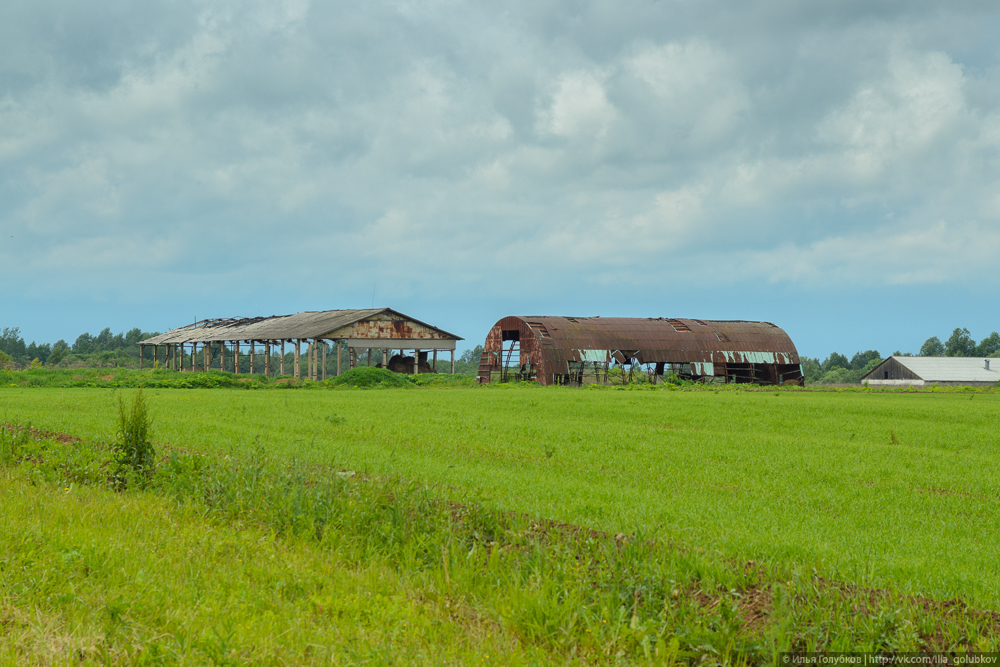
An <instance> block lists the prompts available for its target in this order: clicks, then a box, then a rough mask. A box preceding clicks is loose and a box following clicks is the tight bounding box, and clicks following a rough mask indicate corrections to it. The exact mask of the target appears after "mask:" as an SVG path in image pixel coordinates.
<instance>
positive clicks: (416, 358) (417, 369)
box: [413, 350, 420, 375]
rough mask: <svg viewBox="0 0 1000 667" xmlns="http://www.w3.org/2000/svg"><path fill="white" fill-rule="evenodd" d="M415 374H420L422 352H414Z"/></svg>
mask: <svg viewBox="0 0 1000 667" xmlns="http://www.w3.org/2000/svg"><path fill="white" fill-rule="evenodd" d="M413 374H414V375H419V374H420V350H414V351H413Z"/></svg>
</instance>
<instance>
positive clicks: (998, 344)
mask: <svg viewBox="0 0 1000 667" xmlns="http://www.w3.org/2000/svg"><path fill="white" fill-rule="evenodd" d="M997 354H1000V333H997V332H996V331H994V332H992V333H991V334H990V335H989V336H987V337H986V338H984V339H983V340H981V341H980V342H979V345H978V346H977V347H976V356H977V357H993V356H996V355H997Z"/></svg>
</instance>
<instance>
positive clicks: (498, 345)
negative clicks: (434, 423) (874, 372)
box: [479, 316, 802, 384]
mask: <svg viewBox="0 0 1000 667" xmlns="http://www.w3.org/2000/svg"><path fill="white" fill-rule="evenodd" d="M612 367H621V368H622V369H623V373H629V374H632V373H634V372H636V371H640V370H641V371H642V372H645V373H647V374H648V376H649V379H650V380H651V381H653V382H656V381H657V379H658V378H660V377H662V376H663V375H664V374H665V373H675V374H677V375H679V376H681V377H686V378H691V379H696V380H701V381H706V382H740V383H756V384H781V383H792V384H802V367H801V366H800V365H799V354H798V351H796V349H795V345H794V344H793V343H792V340H791V338H789V337H788V334H786V333H785V332H784V331H783V330H782V329H781V328H780V327H778V326H776V325H774V324H771V323H770V322H744V321H713V320H690V319H676V318H664V317H660V318H625V317H606V318H604V317H539V316H533V317H528V316H511V317H505V318H503V319H502V320H500V321H499V322H497V323H496V324H495V325H494V326H493V328H492V329H491V330H490V332H489V334H488V335H487V337H486V343H485V344H484V346H483V356H482V358H481V360H480V364H479V381H480V382H490V381H493V380H497V379H505V378H507V377H508V376H513V377H518V378H522V379H534V380H537V381H538V382H539V383H541V384H552V383H561V384H583V383H591V382H608V378H609V373H610V371H611V368H612ZM622 377H623V379H624V377H625V375H624V374H623V375H622Z"/></svg>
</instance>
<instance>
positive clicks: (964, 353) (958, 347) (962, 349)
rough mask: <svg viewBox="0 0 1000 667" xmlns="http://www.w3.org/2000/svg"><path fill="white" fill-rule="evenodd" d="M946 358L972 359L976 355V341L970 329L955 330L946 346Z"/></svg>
mask: <svg viewBox="0 0 1000 667" xmlns="http://www.w3.org/2000/svg"><path fill="white" fill-rule="evenodd" d="M944 353H945V356H949V357H971V356H974V355H975V354H976V341H975V340H973V339H972V335H971V334H970V333H969V330H968V329H964V328H963V329H955V330H954V331H953V332H951V336H950V337H949V338H948V340H947V341H946V342H945V344H944Z"/></svg>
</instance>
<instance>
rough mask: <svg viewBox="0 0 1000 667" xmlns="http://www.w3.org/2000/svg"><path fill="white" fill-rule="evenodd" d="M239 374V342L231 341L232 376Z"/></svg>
mask: <svg viewBox="0 0 1000 667" xmlns="http://www.w3.org/2000/svg"><path fill="white" fill-rule="evenodd" d="M239 374H240V341H238V340H234V341H233V375H239Z"/></svg>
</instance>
